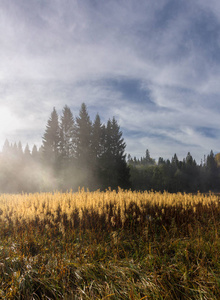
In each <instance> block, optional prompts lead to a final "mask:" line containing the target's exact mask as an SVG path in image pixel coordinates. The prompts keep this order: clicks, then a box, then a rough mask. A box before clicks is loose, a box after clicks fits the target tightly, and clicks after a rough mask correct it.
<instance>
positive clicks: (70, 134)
mask: <svg viewBox="0 0 220 300" xmlns="http://www.w3.org/2000/svg"><path fill="white" fill-rule="evenodd" d="M60 151H61V155H62V158H63V159H64V160H65V161H70V160H71V159H72V158H73V157H74V156H75V128H74V118H73V114H72V112H71V110H70V108H69V107H68V106H67V105H65V106H64V108H63V114H62V116H61V123H60Z"/></svg>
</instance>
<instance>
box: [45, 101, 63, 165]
mask: <svg viewBox="0 0 220 300" xmlns="http://www.w3.org/2000/svg"><path fill="white" fill-rule="evenodd" d="M59 147H60V127H59V120H58V114H57V111H56V109H55V107H54V108H53V111H52V113H51V116H50V118H49V120H48V122H47V126H46V130H45V133H44V136H43V158H44V160H45V161H46V162H48V164H49V165H52V166H54V167H55V165H56V164H57V162H58V159H59V152H60V151H59Z"/></svg>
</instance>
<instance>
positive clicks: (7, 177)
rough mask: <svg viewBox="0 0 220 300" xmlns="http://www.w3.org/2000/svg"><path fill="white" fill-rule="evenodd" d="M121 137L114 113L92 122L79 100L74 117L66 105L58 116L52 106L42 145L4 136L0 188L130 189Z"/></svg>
mask: <svg viewBox="0 0 220 300" xmlns="http://www.w3.org/2000/svg"><path fill="white" fill-rule="evenodd" d="M125 147H126V145H125V142H124V139H123V137H122V132H121V130H120V127H119V125H118V123H117V121H116V119H115V118H114V117H113V118H112V119H109V120H108V122H107V124H102V123H101V120H100V116H99V115H98V114H97V115H96V117H95V120H94V122H92V121H91V119H90V116H89V114H88V112H87V107H86V105H85V104H84V103H83V104H82V106H81V109H80V112H79V116H77V117H74V116H73V114H72V112H71V110H70V108H69V107H68V106H65V107H64V108H63V111H62V115H61V116H60V117H59V116H58V113H57V111H56V109H55V108H54V109H53V111H52V113H51V115H50V118H49V120H48V122H47V125H46V129H45V132H44V135H43V137H42V146H41V147H40V149H37V147H36V146H34V147H33V149H32V151H30V149H29V146H28V145H26V147H25V149H24V150H23V148H22V145H21V143H20V142H19V143H18V145H17V144H16V143H15V144H14V145H11V144H9V142H8V140H6V142H5V144H4V147H3V150H2V153H1V156H0V192H10V193H12V192H35V191H48V190H54V189H58V190H66V189H73V190H77V189H78V188H79V187H85V188H89V189H90V190H96V189H101V190H104V189H107V188H108V187H111V188H113V189H116V188H117V187H118V186H120V187H122V188H125V189H127V188H130V181H129V177H130V175H129V167H128V165H127V163H126V155H125Z"/></svg>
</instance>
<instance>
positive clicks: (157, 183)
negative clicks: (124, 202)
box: [128, 150, 220, 193]
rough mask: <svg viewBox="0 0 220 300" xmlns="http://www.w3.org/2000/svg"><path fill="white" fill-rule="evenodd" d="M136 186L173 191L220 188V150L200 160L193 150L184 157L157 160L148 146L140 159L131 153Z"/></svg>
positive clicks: (132, 178)
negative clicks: (181, 158)
mask: <svg viewBox="0 0 220 300" xmlns="http://www.w3.org/2000/svg"><path fill="white" fill-rule="evenodd" d="M128 165H129V167H130V174H131V182H132V189H134V190H151V189H153V190H156V191H164V190H165V191H169V192H172V193H173V192H174V193H176V192H197V191H200V192H208V191H213V192H220V185H219V183H220V167H219V166H220V154H217V155H214V153H213V151H211V152H210V154H209V155H207V157H204V160H203V161H201V163H200V164H197V163H196V161H195V159H193V157H192V155H191V154H190V152H189V153H188V154H187V156H186V158H184V159H183V160H182V161H181V160H179V159H178V157H177V155H176V154H174V156H173V157H172V159H171V160H169V159H168V160H164V159H163V158H162V157H160V158H159V160H158V162H157V163H156V162H155V160H154V159H153V158H151V157H150V153H149V151H148V150H146V155H145V156H144V157H141V158H140V159H136V158H132V157H131V156H128Z"/></svg>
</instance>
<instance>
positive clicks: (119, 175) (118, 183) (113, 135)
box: [100, 117, 130, 189]
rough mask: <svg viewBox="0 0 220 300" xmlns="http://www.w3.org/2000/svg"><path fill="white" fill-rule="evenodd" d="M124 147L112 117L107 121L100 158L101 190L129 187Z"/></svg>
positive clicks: (116, 124)
mask: <svg viewBox="0 0 220 300" xmlns="http://www.w3.org/2000/svg"><path fill="white" fill-rule="evenodd" d="M125 147H126V144H125V142H124V139H123V137H122V132H121V130H120V127H119V125H118V123H117V121H116V119H115V118H114V117H113V118H112V120H108V122H107V127H106V128H105V147H104V153H103V155H102V157H101V166H102V171H101V174H100V179H101V180H102V187H103V188H108V187H111V188H113V189H117V188H118V187H121V188H129V187H130V180H129V178H130V174H129V167H128V166H127V163H126V160H125V158H126V155H125V153H124V151H125Z"/></svg>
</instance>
